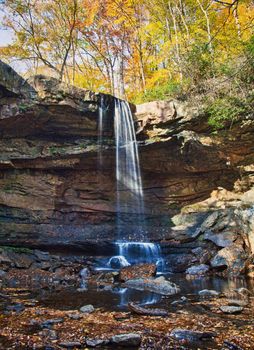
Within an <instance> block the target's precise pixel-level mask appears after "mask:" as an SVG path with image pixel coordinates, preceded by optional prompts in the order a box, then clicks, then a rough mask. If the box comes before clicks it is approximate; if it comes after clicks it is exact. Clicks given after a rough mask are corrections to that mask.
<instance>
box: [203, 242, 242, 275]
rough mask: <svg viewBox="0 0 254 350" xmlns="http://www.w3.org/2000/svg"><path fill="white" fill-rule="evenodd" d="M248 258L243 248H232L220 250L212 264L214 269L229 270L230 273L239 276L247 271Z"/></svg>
mask: <svg viewBox="0 0 254 350" xmlns="http://www.w3.org/2000/svg"><path fill="white" fill-rule="evenodd" d="M246 258H247V255H246V252H245V251H244V250H243V248H242V247H239V246H231V247H226V248H223V249H221V250H219V252H218V253H217V254H216V255H215V257H214V258H213V259H212V260H211V262H210V263H211V266H212V267H213V268H216V269H226V268H228V271H229V273H231V274H236V275H238V274H241V273H243V272H244V271H245V267H246Z"/></svg>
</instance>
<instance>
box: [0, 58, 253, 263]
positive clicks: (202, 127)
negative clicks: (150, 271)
mask: <svg viewBox="0 0 254 350" xmlns="http://www.w3.org/2000/svg"><path fill="white" fill-rule="evenodd" d="M0 90H1V94H0V149H1V154H0V244H7V245H25V246H35V247H41V246H47V247H51V248H52V247H59V246H62V247H69V248H70V247H72V248H81V249H86V247H91V245H89V244H91V242H92V244H95V243H96V242H97V243H100V244H101V243H102V242H103V241H105V242H112V241H113V240H114V239H115V237H116V229H115V227H116V183H115V146H114V128H113V119H114V112H113V104H114V100H113V98H112V97H111V96H107V95H105V96H104V102H105V105H106V109H105V118H104V128H103V148H102V154H103V163H102V164H99V162H98V152H99V151H100V147H99V145H98V142H97V134H98V120H99V105H100V94H95V93H93V92H90V91H86V90H83V89H78V88H75V87H72V86H68V85H65V84H63V83H60V82H58V81H57V80H55V79H52V78H46V77H44V76H36V77H33V78H31V79H29V81H28V82H25V81H24V80H23V79H22V78H21V77H19V76H17V74H16V73H15V72H14V71H12V70H11V68H10V67H8V66H6V65H4V64H2V63H1V66H0ZM133 109H134V107H133ZM134 118H135V122H136V127H137V137H138V141H139V152H140V162H141V169H142V177H143V185H144V199H145V218H146V226H147V231H148V236H149V237H150V239H152V240H156V241H161V242H164V243H163V247H164V248H163V249H164V252H165V254H168V252H170V254H172V250H177V249H178V248H179V244H178V243H179V242H180V244H182V249H183V250H184V254H189V260H188V259H187V260H188V261H189V262H190V261H191V262H192V263H193V261H194V262H195V261H196V262H199V261H200V257H198V258H197V256H196V255H195V254H194V253H193V252H192V250H193V249H195V248H196V247H197V246H200V245H202V244H203V243H204V246H207V245H208V246H209V245H211V247H212V251H213V248H214V255H213V257H214V256H215V255H216V253H217V251H218V250H219V248H226V247H222V246H218V244H217V243H218V242H217V241H218V239H217V238H216V237H215V238H214V239H213V240H211V239H207V237H208V233H207V232H202V233H200V234H198V235H197V236H195V232H196V230H197V229H198V228H199V226H200V225H202V222H204V220H205V219H206V218H207V217H209V215H211V213H213V212H214V211H218V210H219V211H220V212H222V213H223V212H224V214H225V215H226V216H227V215H229V212H230V211H233V212H234V215H235V216H237V217H238V219H237V223H235V226H234V229H233V230H231V231H234V235H235V234H236V235H238V236H237V237H236V239H232V240H231V241H232V242H235V241H237V242H238V243H239V242H240V243H239V244H240V246H241V248H242V249H243V250H244V252H246V251H248V254H249V252H250V251H251V250H252V252H253V236H251V235H250V234H249V233H250V232H251V230H252V231H253V222H252V214H251V213H252V211H251V210H252V209H251V208H252V203H253V196H252V194H250V193H249V194H248V195H246V196H247V197H248V196H249V197H248V198H249V200H245V199H244V198H245V197H244V194H245V193H247V192H248V191H250V190H251V188H252V187H253V183H254V175H253V174H254V168H253V167H254V140H253V131H254V120H253V115H252V116H245V117H242V119H241V120H240V119H239V121H238V122H237V123H236V124H234V125H233V126H232V127H231V130H227V131H223V132H219V133H217V134H214V133H212V130H211V129H210V127H209V125H208V123H207V116H206V115H204V114H203V113H202V106H200V105H197V104H196V102H195V101H188V102H182V101H176V100H170V101H159V102H152V103H147V104H144V105H141V106H137V107H136V112H135V115H134ZM216 191H217V192H216ZM223 191H224V192H223ZM223 193H224V197H223ZM211 194H212V195H211ZM247 197H246V198H247ZM246 213H247V214H246ZM220 215H222V214H220ZM246 215H247V216H248V219H245V218H246ZM245 220H248V224H247V225H245V223H244V222H245ZM133 222H134V223H135V215H126V217H125V218H124V221H123V222H122V225H123V226H124V228H125V230H126V231H127V232H130V233H132V231H133ZM241 222H242V226H241ZM244 225H245V226H246V227H247V228H244V229H243V227H244ZM227 229H228V228H227ZM223 230H224V229H221V230H220V229H216V227H215V229H214V230H211V231H213V232H212V233H211V235H210V236H211V237H212V235H213V234H215V235H216V234H218V233H221V232H224V231H225V230H224V231H223ZM237 230H238V232H235V231H237ZM240 231H241V232H240ZM224 233H225V232H224ZM244 234H245V235H246V234H247V236H248V237H247V238H246V237H245V238H244V237H243V235H244ZM211 237H210V238H211ZM228 237H229V235H227V238H228ZM234 237H235V236H234ZM238 237H240V238H239V239H238ZM219 238H221V237H219ZM222 238H225V237H222ZM231 238H232V237H231ZM246 239H247V240H248V242H249V243H246V242H247V241H246ZM184 242H185V243H184ZM188 242H189V243H188ZM191 242H192V243H191ZM193 242H194V243H193ZM200 242H201V243H202V242H203V243H202V244H201V243H200ZM216 242H217V243H216ZM88 243H89V244H88ZM184 244H187V245H186V249H185V248H184ZM188 244H189V246H188ZM201 255H202V254H201ZM211 258H212V257H211ZM203 260H204V259H203ZM201 261H202V259H201Z"/></svg>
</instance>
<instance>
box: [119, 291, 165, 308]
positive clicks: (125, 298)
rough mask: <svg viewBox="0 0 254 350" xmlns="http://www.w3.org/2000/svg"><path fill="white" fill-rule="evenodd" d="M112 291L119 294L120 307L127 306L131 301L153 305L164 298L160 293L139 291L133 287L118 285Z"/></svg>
mask: <svg viewBox="0 0 254 350" xmlns="http://www.w3.org/2000/svg"><path fill="white" fill-rule="evenodd" d="M112 292H113V293H114V294H117V295H118V298H119V303H118V307H120V308H122V307H125V306H127V305H128V303H130V302H134V303H137V304H139V305H153V304H157V303H159V302H160V301H161V299H162V296H161V295H159V294H156V293H152V292H149V291H137V290H134V289H131V288H121V287H116V288H113V289H112Z"/></svg>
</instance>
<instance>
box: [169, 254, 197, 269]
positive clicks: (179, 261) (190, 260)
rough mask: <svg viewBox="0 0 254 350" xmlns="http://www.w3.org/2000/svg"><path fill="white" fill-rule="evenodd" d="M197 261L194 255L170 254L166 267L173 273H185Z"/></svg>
mask: <svg viewBox="0 0 254 350" xmlns="http://www.w3.org/2000/svg"><path fill="white" fill-rule="evenodd" d="M197 261H198V260H197V258H196V256H194V255H193V254H170V256H169V257H167V260H166V267H167V269H168V270H169V271H170V272H172V273H180V272H185V271H186V270H187V269H188V268H189V267H191V266H192V265H193V264H195V263H197Z"/></svg>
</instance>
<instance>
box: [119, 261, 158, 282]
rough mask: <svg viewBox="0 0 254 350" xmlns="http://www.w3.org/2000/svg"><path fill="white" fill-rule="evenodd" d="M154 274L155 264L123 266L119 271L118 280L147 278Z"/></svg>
mask: <svg viewBox="0 0 254 350" xmlns="http://www.w3.org/2000/svg"><path fill="white" fill-rule="evenodd" d="M155 275H156V265H155V264H138V265H132V266H126V267H123V268H122V269H121V270H120V273H119V280H120V281H121V282H126V281H128V280H133V279H136V278H149V277H153V276H155Z"/></svg>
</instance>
